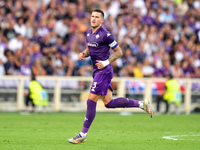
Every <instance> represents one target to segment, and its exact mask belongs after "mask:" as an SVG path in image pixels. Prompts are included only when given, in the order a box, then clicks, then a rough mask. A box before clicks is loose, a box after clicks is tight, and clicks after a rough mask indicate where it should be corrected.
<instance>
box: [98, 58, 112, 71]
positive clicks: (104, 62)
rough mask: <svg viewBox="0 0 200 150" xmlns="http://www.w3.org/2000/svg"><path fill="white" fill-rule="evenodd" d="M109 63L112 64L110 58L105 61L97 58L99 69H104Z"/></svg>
mask: <svg viewBox="0 0 200 150" xmlns="http://www.w3.org/2000/svg"><path fill="white" fill-rule="evenodd" d="M108 64H110V62H109V60H104V61H100V60H97V63H96V64H95V65H97V68H98V69H102V68H104V67H105V66H107V65H108Z"/></svg>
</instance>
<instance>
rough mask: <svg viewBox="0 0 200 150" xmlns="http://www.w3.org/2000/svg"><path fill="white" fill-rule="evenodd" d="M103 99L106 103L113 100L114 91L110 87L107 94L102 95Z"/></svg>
mask: <svg viewBox="0 0 200 150" xmlns="http://www.w3.org/2000/svg"><path fill="white" fill-rule="evenodd" d="M101 99H102V101H103V103H104V105H106V104H108V103H109V102H110V101H111V100H112V91H111V90H110V89H108V91H107V94H106V95H102V96H101Z"/></svg>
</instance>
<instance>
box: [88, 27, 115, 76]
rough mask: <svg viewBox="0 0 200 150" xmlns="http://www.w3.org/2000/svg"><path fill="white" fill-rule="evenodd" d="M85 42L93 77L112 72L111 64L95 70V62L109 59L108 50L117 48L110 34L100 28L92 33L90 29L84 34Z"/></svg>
mask: <svg viewBox="0 0 200 150" xmlns="http://www.w3.org/2000/svg"><path fill="white" fill-rule="evenodd" d="M86 41H87V45H88V48H89V55H90V57H91V59H92V64H93V75H94V74H96V73H98V72H101V73H107V72H109V71H110V70H112V66H111V64H109V65H107V66H106V67H104V68H102V69H98V68H97V65H96V63H97V60H102V61H104V60H107V59H108V58H109V57H110V48H112V49H114V48H116V47H117V46H118V43H117V42H116V41H115V39H114V36H113V34H112V33H110V32H108V31H107V30H106V29H105V28H103V27H102V26H101V27H100V28H99V29H97V30H96V31H95V32H94V33H92V29H91V28H90V29H89V30H88V31H87V32H86Z"/></svg>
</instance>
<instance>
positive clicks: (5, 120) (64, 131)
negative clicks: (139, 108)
mask: <svg viewBox="0 0 200 150" xmlns="http://www.w3.org/2000/svg"><path fill="white" fill-rule="evenodd" d="M84 117H85V113H35V114H30V115H21V114H20V113H0V150H147V149H148V150H199V149H200V115H199V114H191V115H155V116H154V118H152V119H151V118H150V117H149V116H148V115H147V114H143V113H141V114H140V113H139V114H138V113H134V114H132V115H131V116H121V115H120V114H119V113H97V114H96V118H95V119H94V122H93V124H92V126H91V128H90V130H89V132H88V137H87V142H86V143H81V144H75V145H74V144H69V143H68V142H67V139H68V138H71V137H73V136H75V133H79V132H80V130H81V128H82V125H83V120H84ZM163 137H165V138H163Z"/></svg>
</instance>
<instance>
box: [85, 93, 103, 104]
mask: <svg viewBox="0 0 200 150" xmlns="http://www.w3.org/2000/svg"><path fill="white" fill-rule="evenodd" d="M100 96H101V95H97V94H93V93H90V94H89V97H88V99H90V100H92V101H94V102H97V101H98V99H99V98H100Z"/></svg>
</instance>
